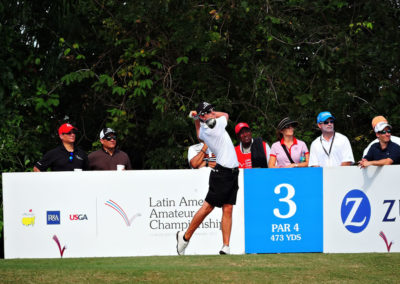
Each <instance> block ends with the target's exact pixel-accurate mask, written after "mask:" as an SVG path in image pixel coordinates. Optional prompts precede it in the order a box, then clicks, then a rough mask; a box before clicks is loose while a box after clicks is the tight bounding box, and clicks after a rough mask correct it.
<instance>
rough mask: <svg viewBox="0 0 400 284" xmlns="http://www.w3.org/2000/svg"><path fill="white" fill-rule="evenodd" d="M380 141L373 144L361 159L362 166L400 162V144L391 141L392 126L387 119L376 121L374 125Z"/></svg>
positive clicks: (360, 164)
mask: <svg viewBox="0 0 400 284" xmlns="http://www.w3.org/2000/svg"><path fill="white" fill-rule="evenodd" d="M374 131H375V133H376V137H378V140H379V142H377V143H374V144H372V145H371V147H370V149H369V150H368V153H367V155H365V156H364V158H363V159H362V160H361V161H359V166H360V167H361V168H366V167H368V166H384V165H391V164H400V146H399V145H397V144H396V143H394V142H392V141H391V139H390V138H391V133H392V126H391V125H390V124H388V123H387V122H386V121H380V122H378V123H376V125H375V127H374Z"/></svg>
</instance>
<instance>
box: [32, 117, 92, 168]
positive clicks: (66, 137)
mask: <svg viewBox="0 0 400 284" xmlns="http://www.w3.org/2000/svg"><path fill="white" fill-rule="evenodd" d="M76 130H77V129H76V127H75V126H73V125H71V124H69V123H64V124H63V125H61V126H60V128H58V135H59V137H60V139H61V144H60V145H59V146H58V147H56V148H54V149H52V150H50V151H49V152H47V153H46V154H45V155H44V156H43V158H42V159H41V160H40V161H38V162H36V164H35V166H34V167H33V171H35V172H42V171H46V170H47V169H48V168H50V169H51V170H52V171H73V170H75V169H82V170H87V169H88V168H89V163H88V156H87V154H86V153H85V151H83V150H82V149H80V148H79V147H75V145H74V143H75V138H76V134H75V131H76Z"/></svg>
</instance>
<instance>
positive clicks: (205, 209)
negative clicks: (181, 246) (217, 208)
mask: <svg viewBox="0 0 400 284" xmlns="http://www.w3.org/2000/svg"><path fill="white" fill-rule="evenodd" d="M213 209H214V206H212V205H211V204H210V203H208V202H207V201H204V203H203V205H202V206H201V207H200V209H199V211H197V212H196V214H195V215H194V216H193V219H192V222H190V225H189V228H188V229H187V230H186V233H185V239H186V240H190V238H191V237H192V235H193V233H194V231H196V229H197V228H198V227H199V226H200V224H201V222H203V220H204V218H206V217H207V215H208V214H210V213H211V211H213Z"/></svg>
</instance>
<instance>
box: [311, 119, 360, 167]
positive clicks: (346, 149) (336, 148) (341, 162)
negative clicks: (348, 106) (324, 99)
mask: <svg viewBox="0 0 400 284" xmlns="http://www.w3.org/2000/svg"><path fill="white" fill-rule="evenodd" d="M335 121H336V120H335V117H334V116H333V115H332V114H331V113H330V112H329V111H323V112H321V113H320V114H318V117H317V125H318V128H319V129H321V132H322V135H321V136H320V137H318V138H317V139H315V140H314V141H313V142H312V143H311V149H310V161H309V164H308V165H309V166H310V167H336V166H350V165H352V164H353V163H354V156H353V151H352V149H351V145H350V142H349V139H347V137H346V136H344V135H343V134H340V133H338V132H335Z"/></svg>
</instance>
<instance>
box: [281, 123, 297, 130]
mask: <svg viewBox="0 0 400 284" xmlns="http://www.w3.org/2000/svg"><path fill="white" fill-rule="evenodd" d="M288 128H295V127H294V124H289V125H286V126H284V127H283V128H282V129H288Z"/></svg>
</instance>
